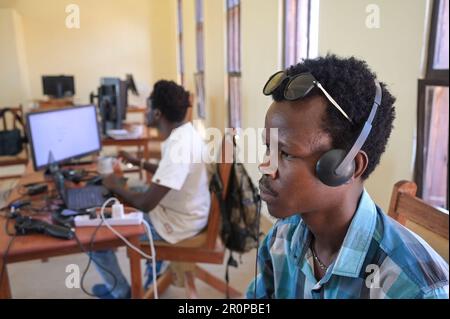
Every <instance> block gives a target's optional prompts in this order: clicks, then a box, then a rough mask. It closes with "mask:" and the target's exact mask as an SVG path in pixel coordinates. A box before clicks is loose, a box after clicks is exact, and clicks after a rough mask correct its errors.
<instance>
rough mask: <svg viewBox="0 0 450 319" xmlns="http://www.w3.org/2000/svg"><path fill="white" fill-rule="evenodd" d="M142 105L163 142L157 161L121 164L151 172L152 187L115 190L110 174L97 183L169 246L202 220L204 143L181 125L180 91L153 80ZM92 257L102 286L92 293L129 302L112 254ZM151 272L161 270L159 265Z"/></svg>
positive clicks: (206, 204)
mask: <svg viewBox="0 0 450 319" xmlns="http://www.w3.org/2000/svg"><path fill="white" fill-rule="evenodd" d="M148 101H149V103H148V104H149V105H148V110H147V112H149V113H148V114H147V120H148V123H147V124H148V125H149V126H152V127H157V128H158V130H159V132H160V135H161V136H162V138H163V139H164V142H163V143H162V156H161V161H160V162H159V165H153V164H150V163H145V162H144V161H143V160H142V159H141V160H136V159H133V158H131V157H130V156H129V155H128V154H127V153H122V154H121V155H122V157H124V159H125V161H128V162H131V163H134V164H139V165H140V166H141V167H143V168H145V169H146V170H149V171H151V172H152V173H154V175H153V178H152V183H151V184H150V185H149V187H148V189H147V190H146V191H145V192H143V193H142V192H131V191H129V190H127V189H125V188H123V187H121V186H120V183H121V180H120V178H119V177H118V176H115V175H109V176H107V177H106V178H104V180H103V184H104V186H105V187H106V188H108V189H109V190H111V191H112V192H113V193H115V194H117V195H118V196H119V198H122V199H123V200H124V201H125V202H126V203H127V204H128V205H131V206H132V207H135V208H138V209H140V210H141V211H143V212H146V213H148V214H145V215H144V216H145V219H146V220H147V221H148V222H149V224H150V227H151V231H152V235H153V239H154V240H164V241H167V242H169V243H171V244H174V243H177V242H179V241H181V240H183V239H186V238H189V237H193V236H195V235H196V234H197V233H199V232H200V231H201V230H202V229H203V228H204V227H205V226H206V224H207V221H208V213H209V208H210V193H209V183H208V175H207V168H206V165H205V164H204V162H202V161H201V156H202V150H203V147H204V142H203V140H202V138H201V137H200V135H199V134H198V133H197V131H196V130H195V128H194V127H193V126H192V124H191V123H190V122H185V121H184V119H185V116H186V112H187V108H188V107H189V105H190V103H189V93H188V92H186V91H185V90H184V89H183V88H182V87H181V86H179V85H177V84H175V83H174V82H168V81H159V82H157V83H156V84H155V86H154V89H153V92H152V94H151V95H150V98H149V100H148ZM142 240H147V239H146V238H142ZM93 258H94V261H95V262H96V264H97V269H98V271H99V272H100V273H101V275H102V277H103V279H104V281H105V284H100V285H96V286H94V288H93V293H94V294H95V295H96V296H99V297H104V298H126V297H129V296H130V286H129V284H128V282H127V280H126V279H125V277H124V275H123V274H122V272H121V271H120V267H119V265H118V263H117V258H116V256H115V254H114V253H113V252H112V251H97V252H93ZM157 268H161V263H159V264H158V265H157ZM111 273H112V274H111ZM113 277H115V278H113ZM151 279H153V278H150V280H149V281H151ZM114 283H115V287H113V286H114ZM113 288H114V289H113ZM111 290H112V291H111Z"/></svg>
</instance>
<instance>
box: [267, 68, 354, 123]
mask: <svg viewBox="0 0 450 319" xmlns="http://www.w3.org/2000/svg"><path fill="white" fill-rule="evenodd" d="M286 79H289V80H288V82H287V84H286V88H285V89H284V92H283V96H284V98H285V99H286V100H288V101H295V100H298V99H301V98H304V97H305V96H307V95H308V93H309V92H311V90H312V89H313V88H314V87H317V88H319V89H320V90H321V91H322V93H323V94H324V95H325V96H326V98H327V99H328V101H330V103H331V104H333V106H334V107H335V108H337V109H338V111H339V112H340V113H341V114H342V115H343V116H344V117H345V118H346V119H347V120H349V121H350V123H353V121H352V120H351V119H350V117H349V116H348V115H347V113H345V111H344V110H343V109H342V108H341V107H340V106H339V104H337V102H336V101H335V100H334V99H333V98H332V97H331V95H330V94H328V92H327V91H326V90H325V89H324V88H323V86H322V85H321V84H320V82H319V81H317V80H316V78H315V77H314V76H313V75H312V74H311V73H309V72H305V73H300V74H296V75H293V76H290V75H287V74H286V72H285V71H278V72H277V73H275V74H274V75H272V76H271V77H270V78H269V80H268V81H267V83H266V85H264V89H263V93H264V95H271V94H272V93H273V92H274V91H275V90H276V89H277V88H278V87H279V86H280V85H281V83H283V82H284V81H285V80H286Z"/></svg>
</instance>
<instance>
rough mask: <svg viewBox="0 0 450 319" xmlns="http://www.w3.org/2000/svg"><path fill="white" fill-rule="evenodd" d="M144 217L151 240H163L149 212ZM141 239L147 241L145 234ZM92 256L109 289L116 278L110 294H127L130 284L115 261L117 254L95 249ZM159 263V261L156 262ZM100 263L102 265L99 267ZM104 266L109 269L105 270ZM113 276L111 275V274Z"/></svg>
mask: <svg viewBox="0 0 450 319" xmlns="http://www.w3.org/2000/svg"><path fill="white" fill-rule="evenodd" d="M144 219H145V220H146V221H147V222H148V223H149V225H150V231H151V233H152V236H153V240H161V241H164V239H162V238H161V236H160V235H159V234H158V233H157V232H156V230H155V228H154V226H153V224H152V222H151V221H150V216H149V214H146V213H144ZM140 239H141V241H148V237H147V234H145V235H142V236H141V238H140ZM90 254H91V256H92V259H93V261H94V264H95V266H96V268H97V271H98V272H99V273H100V275H101V276H102V278H103V281H104V282H105V285H106V287H107V288H108V290H109V291H111V289H112V288H113V287H114V278H113V276H114V277H115V279H116V286H115V288H114V290H113V291H112V292H111V294H112V295H113V296H114V298H125V297H126V296H127V295H129V292H130V285H129V284H128V281H127V279H126V278H125V276H124V275H123V273H122V270H121V269H120V266H119V263H118V261H117V256H116V254H115V253H114V251H112V250H97V251H93V252H91V253H90ZM157 263H160V262H157ZM99 265H101V266H102V267H100V266H99ZM105 268H106V269H107V270H108V271H109V272H108V271H106V270H105ZM111 274H112V275H113V276H112V275H111Z"/></svg>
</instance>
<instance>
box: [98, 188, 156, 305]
mask: <svg viewBox="0 0 450 319" xmlns="http://www.w3.org/2000/svg"><path fill="white" fill-rule="evenodd" d="M111 201H115V202H116V203H119V204H120V201H119V200H118V199H117V198H115V197H111V198H108V199H107V200H106V201H105V202H104V203H103V205H102V208H101V210H100V216H101V218H102V221H103V223H104V224H105V226H106V227H108V229H109V230H111V231H112V232H113V233H114V234H115V235H116V236H117V237H119V238H120V239H121V240H122V241H123V242H124V243H125V244H126V245H127V246H128V247H130V248H131V249H133V250H134V251H136V252H137V253H139V254H140V255H141V256H143V257H144V258H146V259H150V260H151V261H152V274H153V278H154V280H156V251H155V245H154V242H153V235H152V232H151V229H150V225H149V224H148V222H147V221H146V220H145V219H144V220H142V221H143V223H144V226H145V230H146V232H147V237H148V239H149V242H150V251H151V254H152V255H151V256H150V255H147V254H146V253H145V252H143V251H142V250H140V249H139V248H137V247H136V246H134V245H133V244H132V243H130V242H129V241H128V240H127V239H126V238H125V237H123V236H122V235H121V234H120V233H119V232H118V231H117V230H115V229H114V228H113V227H112V226H111V225H109V223H108V221H107V219H106V218H105V214H104V210H105V208H106V205H108V203H109V202H111ZM153 291H154V295H155V299H158V289H157V287H156V285H155V284H153Z"/></svg>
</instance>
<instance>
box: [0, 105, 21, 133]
mask: <svg viewBox="0 0 450 319" xmlns="http://www.w3.org/2000/svg"><path fill="white" fill-rule="evenodd" d="M8 109H10V110H11V112H12V113H14V114H16V115H18V116H19V117H20V118H21V119H22V121H24V120H25V118H24V116H23V106H22V105H19V106H17V107H8ZM2 120H3V123H2V124H3V129H6V128H11V126H12V128H13V129H16V128H19V129H22V127H18V126H17V121H16V119H15V118H14V116H13V115H12V114H11V113H9V114H8V113H6V114H5V115H4V116H3V118H2Z"/></svg>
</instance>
